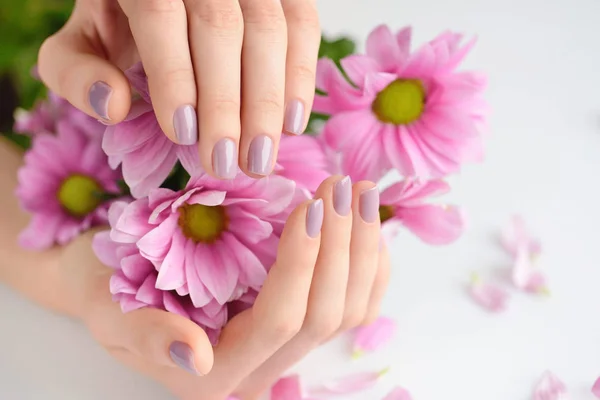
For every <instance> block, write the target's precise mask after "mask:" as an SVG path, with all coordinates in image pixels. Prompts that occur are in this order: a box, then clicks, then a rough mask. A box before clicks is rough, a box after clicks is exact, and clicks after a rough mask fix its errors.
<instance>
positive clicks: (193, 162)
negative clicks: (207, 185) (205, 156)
mask: <svg viewBox="0 0 600 400" xmlns="http://www.w3.org/2000/svg"><path fill="white" fill-rule="evenodd" d="M177 158H179V161H180V162H181V165H182V166H183V168H184V169H185V170H186V171H187V173H188V174H190V175H198V174H201V173H202V171H203V169H202V166H201V165H200V154H199V152H198V145H191V146H181V145H178V146H177Z"/></svg>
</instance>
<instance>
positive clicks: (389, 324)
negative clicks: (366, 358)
mask: <svg viewBox="0 0 600 400" xmlns="http://www.w3.org/2000/svg"><path fill="white" fill-rule="evenodd" d="M395 333H396V322H395V321H394V320H393V319H391V318H386V317H379V318H377V320H375V322H373V323H372V324H370V325H364V326H360V327H358V328H356V330H355V332H354V345H353V349H352V350H353V357H354V358H358V357H360V356H362V355H363V354H364V353H365V352H372V351H376V350H378V349H380V348H381V347H383V346H385V345H386V344H388V343H389V342H390V340H392V338H393V337H394V334H395Z"/></svg>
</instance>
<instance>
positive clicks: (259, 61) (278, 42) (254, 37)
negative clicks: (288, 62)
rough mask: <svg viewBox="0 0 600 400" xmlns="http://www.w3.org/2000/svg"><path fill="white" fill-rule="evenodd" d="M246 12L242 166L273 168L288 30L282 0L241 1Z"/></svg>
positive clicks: (255, 172)
mask: <svg viewBox="0 0 600 400" xmlns="http://www.w3.org/2000/svg"><path fill="white" fill-rule="evenodd" d="M240 6H241V7H242V12H243V15H244V47H243V51H242V66H243V68H242V83H243V87H242V114H241V115H242V137H241V141H240V154H241V157H240V167H241V168H242V169H243V170H244V171H245V172H246V173H247V174H249V175H252V176H265V175H269V174H270V173H271V171H272V170H273V166H274V164H275V160H276V158H277V148H278V146H279V139H280V136H281V126H282V124H283V107H284V105H283V103H284V92H285V59H286V50H287V28H286V24H285V16H284V14H283V10H282V8H281V1H280V0H240Z"/></svg>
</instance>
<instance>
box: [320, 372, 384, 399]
mask: <svg viewBox="0 0 600 400" xmlns="http://www.w3.org/2000/svg"><path fill="white" fill-rule="evenodd" d="M388 371H389V368H385V369H383V370H381V371H369V372H359V373H355V374H351V375H347V376H344V377H341V378H338V379H334V380H332V381H331V382H327V383H324V384H323V385H322V387H321V388H319V389H318V390H317V391H315V392H314V393H313V394H314V395H342V394H350V393H356V392H362V391H364V390H367V389H371V388H372V387H374V386H375V384H377V382H378V381H379V379H380V378H381V377H382V376H384V375H385V374H386V373H387V372H388Z"/></svg>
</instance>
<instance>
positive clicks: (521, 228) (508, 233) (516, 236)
mask: <svg viewBox="0 0 600 400" xmlns="http://www.w3.org/2000/svg"><path fill="white" fill-rule="evenodd" d="M500 243H501V244H502V247H504V250H506V251H507V252H508V253H509V254H510V255H512V256H513V257H517V256H518V255H519V250H520V249H525V250H527V251H528V252H529V254H530V255H531V256H532V257H535V256H537V255H538V254H539V253H541V251H542V245H541V243H540V241H539V239H537V238H535V237H533V236H532V235H531V234H530V233H529V231H528V229H527V224H526V223H525V219H524V218H523V217H522V216H521V215H513V216H512V217H511V220H510V223H509V224H508V225H507V226H506V227H505V228H504V229H503V230H502V233H501V237H500Z"/></svg>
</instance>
